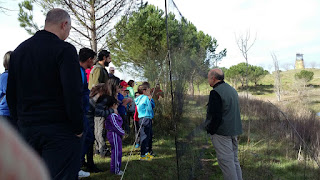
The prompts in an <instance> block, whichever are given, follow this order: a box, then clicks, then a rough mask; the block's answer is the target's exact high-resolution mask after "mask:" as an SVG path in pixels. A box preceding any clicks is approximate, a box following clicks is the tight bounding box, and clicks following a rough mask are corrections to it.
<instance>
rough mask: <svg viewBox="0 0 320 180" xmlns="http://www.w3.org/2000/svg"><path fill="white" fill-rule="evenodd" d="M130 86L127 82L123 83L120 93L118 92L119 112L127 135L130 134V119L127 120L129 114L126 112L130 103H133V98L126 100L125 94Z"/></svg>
mask: <svg viewBox="0 0 320 180" xmlns="http://www.w3.org/2000/svg"><path fill="white" fill-rule="evenodd" d="M127 85H128V84H127V83H126V82H125V81H121V83H120V87H121V88H119V92H118V101H119V106H118V112H119V115H120V116H121V118H122V120H123V129H124V130H125V131H126V133H127V134H129V133H130V127H129V123H128V118H127V112H126V106H127V104H128V103H131V102H132V99H131V98H124V93H125V90H126V87H125V86H127Z"/></svg>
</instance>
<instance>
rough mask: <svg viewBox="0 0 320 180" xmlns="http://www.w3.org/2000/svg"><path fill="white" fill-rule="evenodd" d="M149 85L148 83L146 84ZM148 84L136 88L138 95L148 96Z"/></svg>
mask: <svg viewBox="0 0 320 180" xmlns="http://www.w3.org/2000/svg"><path fill="white" fill-rule="evenodd" d="M148 84H149V83H148ZM148 84H146V83H145V84H142V85H139V86H138V93H139V94H144V95H147V96H148V95H150V86H148Z"/></svg>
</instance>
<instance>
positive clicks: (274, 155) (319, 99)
mask: <svg viewBox="0 0 320 180" xmlns="http://www.w3.org/2000/svg"><path fill="white" fill-rule="evenodd" d="M307 70H311V71H313V72H314V73H315V74H314V78H313V80H312V81H311V82H309V86H308V89H307V90H308V93H307V94H306V95H304V96H302V97H301V96H298V95H297V93H296V92H295V90H294V87H295V85H296V84H295V79H294V74H295V73H297V72H299V71H298V70H290V71H285V72H281V81H282V87H283V91H282V92H283V95H282V101H281V102H280V103H278V104H279V105H285V106H287V107H288V106H289V107H290V106H301V108H302V107H303V108H307V109H310V110H312V111H314V112H320V69H307ZM273 81H274V77H273V75H272V74H269V75H267V76H266V77H264V78H263V79H262V80H261V81H260V82H259V83H258V85H257V86H254V85H253V84H250V86H249V94H250V97H252V98H254V99H261V100H264V101H267V100H268V101H271V102H276V96H275V94H274V87H273ZM199 89H200V92H198V90H197V87H196V86H195V96H194V97H188V98H187V99H186V100H185V101H184V113H183V118H181V120H179V122H177V139H176V140H177V141H176V142H175V136H174V132H172V131H170V132H168V131H164V128H166V127H168V124H166V118H162V119H159V120H157V119H155V121H154V125H155V127H156V128H155V129H154V131H155V132H154V141H153V142H154V143H153V149H154V151H155V153H156V154H157V155H156V156H155V158H154V159H153V160H152V161H150V162H145V161H140V160H139V157H140V155H139V150H140V149H133V155H132V156H131V157H130V156H129V154H130V151H131V150H132V143H133V141H134V140H133V134H130V136H129V137H127V138H126V139H125V140H124V142H123V159H122V170H123V169H124V167H125V165H126V163H127V160H128V158H129V157H130V160H129V164H128V166H127V169H126V172H125V175H124V179H129V180H131V179H132V180H136V179H139V180H140V179H146V180H149V179H152V180H153V179H159V180H160V179H161V180H166V179H169V180H171V179H172V180H176V179H198V180H206V179H210V180H211V179H212V180H215V179H223V178H222V172H221V170H220V169H219V167H218V163H217V159H216V156H215V152H214V149H213V146H212V143H211V140H210V137H209V136H208V135H207V134H206V133H205V132H204V131H203V130H202V129H201V128H199V125H200V124H201V123H202V122H203V120H204V118H205V114H206V103H207V99H208V96H207V95H208V94H209V92H210V90H211V88H210V87H209V86H208V85H207V83H203V84H201V85H200V87H199ZM238 91H239V94H240V95H244V94H245V91H244V89H241V88H239V89H238ZM199 95H200V96H199ZM250 107H251V106H248V107H246V108H250ZM164 108H168V107H164ZM249 111H251V110H250V109H249ZM264 111H268V110H267V109H265V110H264ZM242 120H243V121H242V123H243V132H244V133H243V134H242V135H241V136H239V160H240V163H241V168H242V171H243V178H244V179H247V180H248V179H249V180H251V179H252V180H256V179H259V180H260V179H262V180H264V179H266V180H269V179H286V180H287V179H288V180H291V179H292V180H295V179H298V180H299V179H320V171H319V168H317V166H315V164H314V161H312V160H310V157H308V156H307V155H306V154H304V153H303V151H300V153H299V150H301V147H297V145H296V144H295V143H293V142H292V141H291V140H290V138H288V137H290V136H286V135H285V136H281V138H279V137H280V136H279V134H281V133H283V132H281V131H282V130H281V126H282V125H283V124H282V123H281V122H278V124H273V123H268V122H267V123H266V122H263V120H262V119H259V118H258V116H257V117H256V116H252V115H251V116H245V115H242ZM249 122H250V143H248V137H249V135H248V128H249ZM261 124H263V126H262V125H261ZM272 124H273V125H272ZM299 148H300V149H299ZM302 149H303V148H302ZM94 160H95V162H96V164H97V165H98V167H99V168H100V169H102V170H104V172H101V173H92V174H91V176H90V177H88V178H83V179H84V180H85V179H88V180H89V179H90V180H98V179H99V180H100V179H111V180H112V179H120V176H117V175H113V174H111V173H110V172H109V169H110V157H107V158H103V159H102V158H100V157H99V156H95V157H94ZM177 160H178V161H177ZM177 167H178V168H177Z"/></svg>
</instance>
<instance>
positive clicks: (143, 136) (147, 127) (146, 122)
mask: <svg viewBox="0 0 320 180" xmlns="http://www.w3.org/2000/svg"><path fill="white" fill-rule="evenodd" d="M139 125H140V126H141V130H140V146H141V155H145V154H146V153H148V152H150V144H151V146H152V119H149V118H140V120H139Z"/></svg>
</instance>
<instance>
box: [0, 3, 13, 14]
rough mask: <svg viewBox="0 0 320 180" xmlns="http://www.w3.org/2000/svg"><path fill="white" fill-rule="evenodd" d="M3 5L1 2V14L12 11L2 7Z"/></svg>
mask: <svg viewBox="0 0 320 180" xmlns="http://www.w3.org/2000/svg"><path fill="white" fill-rule="evenodd" d="M3 3H4V2H3V1H0V12H1V13H4V14H7V12H8V11H13V10H12V9H8V8H6V7H5V6H4V5H2V4H3Z"/></svg>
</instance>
